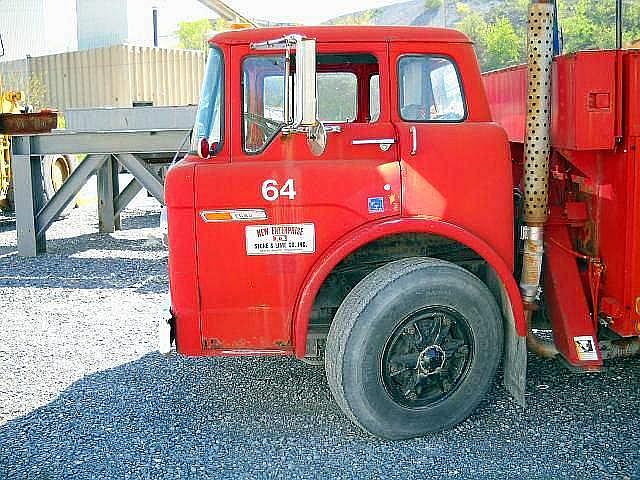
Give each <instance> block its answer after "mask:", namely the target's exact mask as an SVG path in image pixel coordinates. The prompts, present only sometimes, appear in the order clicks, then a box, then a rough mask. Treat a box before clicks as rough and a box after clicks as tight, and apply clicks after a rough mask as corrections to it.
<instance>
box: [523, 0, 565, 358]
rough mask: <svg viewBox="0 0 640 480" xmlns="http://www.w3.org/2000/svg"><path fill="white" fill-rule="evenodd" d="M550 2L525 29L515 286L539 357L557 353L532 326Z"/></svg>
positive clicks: (547, 116)
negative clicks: (521, 185) (518, 270)
mask: <svg viewBox="0 0 640 480" xmlns="http://www.w3.org/2000/svg"><path fill="white" fill-rule="evenodd" d="M554 11H555V8H554V5H553V3H552V2H550V1H538V2H534V3H533V4H532V5H531V8H530V9H529V19H528V30H527V54H528V62H527V63H528V65H527V67H528V68H527V81H528V100H527V120H526V121H527V123H526V138H525V145H524V156H525V162H524V163H525V165H524V172H525V173H524V207H523V220H524V224H525V226H524V227H523V229H522V235H521V238H522V240H524V242H525V243H524V249H523V257H522V275H521V277H520V291H521V293H522V300H523V302H524V304H525V307H526V308H527V311H526V321H527V348H528V349H529V350H530V351H532V352H533V353H535V354H536V355H538V356H539V357H542V358H552V357H555V356H556V355H558V353H559V352H558V349H557V348H556V346H555V344H554V343H553V341H547V340H543V339H541V338H539V337H537V336H536V335H535V334H534V333H533V330H532V328H531V317H532V315H533V306H534V304H535V302H536V299H537V296H538V289H539V287H540V277H541V274H542V258H543V253H544V228H543V226H544V224H545V222H546V221H547V209H548V203H549V193H548V179H549V155H550V151H551V141H550V137H549V132H550V130H551V128H550V121H551V63H552V61H553V23H554Z"/></svg>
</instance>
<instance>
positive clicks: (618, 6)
mask: <svg viewBox="0 0 640 480" xmlns="http://www.w3.org/2000/svg"><path fill="white" fill-rule="evenodd" d="M616 48H617V49H618V50H620V49H621V48H622V0H616Z"/></svg>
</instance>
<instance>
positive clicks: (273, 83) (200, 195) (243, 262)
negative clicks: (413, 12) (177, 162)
mask: <svg viewBox="0 0 640 480" xmlns="http://www.w3.org/2000/svg"><path fill="white" fill-rule="evenodd" d="M354 52H357V53H354ZM317 62H318V67H317V70H318V74H317V83H318V92H319V93H318V108H319V116H320V119H321V120H323V121H324V123H325V124H326V125H327V126H328V128H329V130H330V131H329V133H328V134H327V137H328V141H327V148H326V150H325V151H324V153H323V154H322V155H320V156H314V155H313V154H312V153H311V151H310V149H309V146H308V145H307V138H306V136H305V135H304V134H288V135H284V134H283V132H282V125H283V121H282V120H283V118H284V115H283V111H284V106H283V86H284V81H285V80H284V70H285V66H284V62H283V54H282V52H273V51H266V52H265V51H256V50H251V49H250V48H249V46H248V45H234V46H233V47H232V48H231V59H230V65H229V67H228V68H227V72H229V73H228V74H229V75H231V86H230V92H228V96H227V98H228V99H229V101H228V102H226V104H225V105H226V108H229V109H231V115H230V118H231V126H230V127H231V128H230V134H227V138H226V140H225V141H227V142H231V161H230V163H229V164H225V165H220V164H215V163H210V164H207V163H201V164H199V165H198V166H197V170H196V179H195V183H196V186H195V188H196V193H195V195H196V196H195V203H196V209H197V211H198V212H204V213H202V214H203V215H204V216H206V215H207V213H206V212H220V211H229V210H231V211H234V212H240V213H237V215H239V216H240V217H238V219H237V221H235V220H234V221H216V218H217V217H216V216H215V215H216V214H212V215H213V216H212V217H211V218H212V219H213V220H212V221H205V220H204V217H203V221H198V222H197V227H196V233H197V244H198V269H199V286H200V299H201V331H202V337H203V346H204V348H205V349H211V350H213V351H215V350H219V351H220V350H224V351H225V352H226V353H229V351H236V350H237V351H239V352H241V351H247V350H252V351H259V350H269V351H273V350H280V351H290V350H291V349H292V348H293V345H292V326H291V319H292V314H293V308H294V304H295V301H296V297H297V295H298V292H299V291H300V288H301V286H302V284H303V281H304V279H305V277H306V275H307V274H308V273H309V271H310V270H311V268H312V266H313V264H314V263H315V262H316V261H317V260H318V258H319V257H320V256H321V255H322V254H323V253H325V252H326V251H327V249H329V248H330V246H331V244H332V243H333V242H335V241H336V240H337V239H339V238H340V237H342V236H343V235H345V234H346V233H347V232H349V231H351V230H353V229H354V228H357V227H359V226H360V225H362V224H364V223H367V222H371V221H374V220H376V219H379V218H381V217H385V216H392V215H399V214H400V193H401V190H400V168H399V163H398V154H397V150H396V149H397V144H396V138H395V133H394V127H393V125H392V123H391V121H390V112H389V108H388V105H389V102H388V99H389V91H388V80H389V72H388V67H387V65H388V57H387V50H386V45H385V44H384V43H380V44H371V43H367V44H366V45H365V44H363V45H358V44H357V43H346V44H319V45H318V54H317ZM238 74H239V75H240V76H241V78H240V76H238V77H235V75H238ZM381 79H382V81H381ZM227 131H228V130H227ZM243 212H244V213H243ZM244 215H247V216H249V217H250V218H248V219H247V218H241V217H242V216H244Z"/></svg>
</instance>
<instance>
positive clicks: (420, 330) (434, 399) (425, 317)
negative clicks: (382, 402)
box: [380, 306, 474, 408]
mask: <svg viewBox="0 0 640 480" xmlns="http://www.w3.org/2000/svg"><path fill="white" fill-rule="evenodd" d="M473 353H474V352H473V334H472V332H471V328H470V327H469V324H468V322H467V320H466V319H465V318H464V316H462V315H461V314H460V313H459V312H457V311H456V310H454V309H452V308H449V307H444V306H429V307H425V308H421V309H419V310H416V311H415V312H413V313H411V314H410V315H408V316H407V317H405V318H404V319H403V320H402V321H401V322H400V323H399V325H398V327H397V328H396V329H395V330H394V332H393V333H392V334H391V336H390V337H389V339H388V340H387V343H386V345H385V347H384V350H383V352H382V358H381V362H380V368H381V377H382V383H383V384H384V388H385V390H386V391H387V393H388V394H389V396H390V397H391V399H392V400H393V401H394V402H395V403H397V404H398V405H401V406H403V407H406V408H422V407H428V406H433V405H435V404H437V403H440V402H442V401H443V400H445V399H446V398H447V397H449V396H450V395H452V394H453V393H454V392H455V391H456V390H457V389H458V388H459V387H460V385H461V384H462V382H463V381H464V378H465V377H466V375H467V373H468V370H469V365H470V363H471V359H472V358H473Z"/></svg>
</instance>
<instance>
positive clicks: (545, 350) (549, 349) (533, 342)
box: [525, 310, 560, 358]
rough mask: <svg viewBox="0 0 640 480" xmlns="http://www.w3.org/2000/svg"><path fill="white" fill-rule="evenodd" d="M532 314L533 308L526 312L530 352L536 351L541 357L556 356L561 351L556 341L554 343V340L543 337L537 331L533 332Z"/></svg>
mask: <svg viewBox="0 0 640 480" xmlns="http://www.w3.org/2000/svg"><path fill="white" fill-rule="evenodd" d="M532 316H533V312H532V311H531V310H528V311H527V312H525V317H526V320H527V348H528V349H529V351H530V352H533V353H535V354H536V355H537V356H538V357H540V358H553V357H555V356H556V355H558V354H559V353H560V352H559V351H558V349H557V348H556V345H555V343H553V340H545V339H542V338H540V337H538V336H537V335H536V334H535V333H533V329H532V328H531V317H532Z"/></svg>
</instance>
